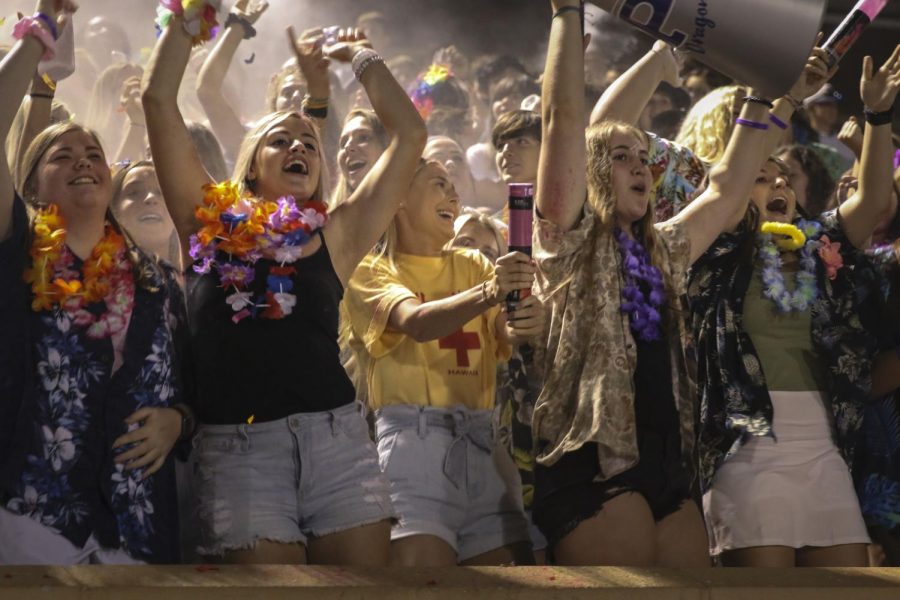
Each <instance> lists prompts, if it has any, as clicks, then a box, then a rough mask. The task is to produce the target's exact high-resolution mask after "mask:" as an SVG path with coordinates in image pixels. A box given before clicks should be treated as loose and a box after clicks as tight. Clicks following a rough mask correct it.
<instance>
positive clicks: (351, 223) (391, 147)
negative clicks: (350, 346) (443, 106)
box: [325, 42, 427, 282]
mask: <svg viewBox="0 0 900 600" xmlns="http://www.w3.org/2000/svg"><path fill="white" fill-rule="evenodd" d="M326 51H327V54H328V55H329V56H330V57H331V58H333V59H335V60H342V61H350V60H351V59H354V58H355V59H354V60H353V62H354V67H356V69H357V70H358V69H359V68H360V67H361V66H364V67H365V69H363V70H362V71H361V72H359V79H360V82H361V83H362V86H363V88H365V90H366V94H367V95H368V97H369V101H370V102H371V103H372V108H373V109H374V110H375V114H377V115H378V118H379V119H381V122H382V123H383V124H384V128H385V130H386V131H387V133H388V135H389V137H390V141H389V143H388V147H387V149H386V150H385V151H384V153H383V154H382V155H381V157H380V158H379V159H378V162H376V163H375V166H373V167H372V170H371V171H369V173H368V174H367V175H366V177H365V179H363V181H362V183H360V185H359V187H357V189H356V191H354V192H353V194H352V195H351V196H350V198H349V199H348V200H347V202H345V203H343V204H341V205H340V206H339V207H337V208H336V209H335V210H334V211H333V212H332V214H331V222H330V223H329V225H328V227H327V229H326V231H325V236H326V238H327V239H328V246H329V248H331V249H332V260H333V261H334V266H335V271H336V272H337V274H338V277H339V278H340V279H341V281H342V282H346V281H347V280H348V279H349V278H350V275H351V274H352V273H353V271H354V270H355V269H356V266H357V265H358V264H359V261H361V260H362V259H363V257H364V256H365V255H366V254H367V253H368V252H369V250H371V249H372V246H374V245H375V243H376V242H377V241H378V239H379V238H380V237H381V236H382V235H383V234H384V232H385V231H386V230H387V228H388V225H389V224H390V222H391V220H392V219H393V218H394V214H395V213H396V212H397V207H398V204H399V203H400V202H401V201H402V200H403V199H404V198H406V195H407V193H408V191H409V186H410V183H411V182H412V179H413V176H414V175H415V172H416V167H417V166H418V164H419V159H420V158H421V156H422V150H424V148H425V139H426V137H427V133H426V131H425V124H424V123H423V122H422V118H421V117H420V116H419V113H418V112H416V109H415V107H414V106H413V104H412V102H411V101H410V99H409V97H408V96H407V95H406V92H404V91H403V88H402V87H400V84H398V83H397V81H396V80H395V79H394V76H393V75H391V72H390V71H389V70H388V68H387V67H386V66H385V65H384V62H382V61H380V60H377V59H372V58H366V56H367V55H368V53H369V52H371V50H368V49H366V48H364V45H363V44H362V43H360V42H352V43H339V44H336V45H335V46H333V47H331V48H327V49H326ZM362 52H366V54H361V53H362ZM376 56H377V55H376ZM360 59H363V60H360ZM365 60H368V61H369V63H368V66H366V63H365Z"/></svg>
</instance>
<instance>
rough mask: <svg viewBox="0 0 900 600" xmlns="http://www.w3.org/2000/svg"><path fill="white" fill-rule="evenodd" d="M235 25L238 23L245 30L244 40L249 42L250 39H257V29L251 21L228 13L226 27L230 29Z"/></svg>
mask: <svg viewBox="0 0 900 600" xmlns="http://www.w3.org/2000/svg"><path fill="white" fill-rule="evenodd" d="M233 23H237V24H239V25H240V26H241V28H243V30H244V39H245V40H249V39H250V38H254V37H256V28H255V27H254V26H253V24H252V23H250V21H248V20H247V19H246V18H244V17H242V16H241V15H237V14H235V13H228V18H227V19H225V27H229V26H230V25H232V24H233Z"/></svg>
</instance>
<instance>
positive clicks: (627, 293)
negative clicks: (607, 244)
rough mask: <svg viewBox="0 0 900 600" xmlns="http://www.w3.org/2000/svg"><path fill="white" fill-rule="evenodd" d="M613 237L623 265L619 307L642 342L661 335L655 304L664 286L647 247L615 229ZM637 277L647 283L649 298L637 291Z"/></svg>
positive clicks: (660, 300)
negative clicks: (623, 283)
mask: <svg viewBox="0 0 900 600" xmlns="http://www.w3.org/2000/svg"><path fill="white" fill-rule="evenodd" d="M615 235H616V241H617V242H618V243H619V253H620V254H621V255H622V264H623V266H624V271H625V272H624V273H623V275H624V277H625V287H624V288H622V306H621V309H620V310H621V311H622V312H623V313H625V314H627V315H628V320H629V322H630V323H631V330H632V331H633V332H634V333H635V334H636V335H637V336H638V337H640V339H641V340H643V341H645V342H653V341H656V340H658V339H660V337H661V335H662V334H661V328H660V323H661V322H662V318H661V317H660V314H659V308H660V307H661V306H662V305H663V302H665V299H666V288H665V286H664V285H663V276H662V273H661V272H660V270H659V269H657V268H656V267H654V266H653V265H652V264H650V255H649V254H648V253H647V249H646V248H644V246H642V245H641V243H640V242H638V241H637V240H633V239H631V238H629V237H628V236H627V235H625V232H623V231H622V230H621V229H616V232H615ZM639 281H643V282H645V283H647V284H648V285H649V286H650V297H649V299H648V298H646V297H645V296H644V293H643V292H642V291H641V287H640V285H639V283H638V282H639Z"/></svg>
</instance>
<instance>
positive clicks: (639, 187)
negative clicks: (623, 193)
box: [631, 183, 647, 194]
mask: <svg viewBox="0 0 900 600" xmlns="http://www.w3.org/2000/svg"><path fill="white" fill-rule="evenodd" d="M631 191H632V192H637V193H638V194H643V193H645V192H646V191H647V184H645V183H636V184H634V185H633V186H631Z"/></svg>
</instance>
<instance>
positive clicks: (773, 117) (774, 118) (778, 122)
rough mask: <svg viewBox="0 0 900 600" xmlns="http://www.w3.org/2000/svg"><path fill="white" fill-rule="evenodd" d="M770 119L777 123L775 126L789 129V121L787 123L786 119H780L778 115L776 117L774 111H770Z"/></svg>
mask: <svg viewBox="0 0 900 600" xmlns="http://www.w3.org/2000/svg"><path fill="white" fill-rule="evenodd" d="M769 120H770V121H771V122H772V123H773V124H774V125H775V127H777V128H778V129H787V128H788V124H787V123H785V122H784V121H782V120H781V119H779V118H778V117H776V116H775V115H773V114H772V113H769Z"/></svg>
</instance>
